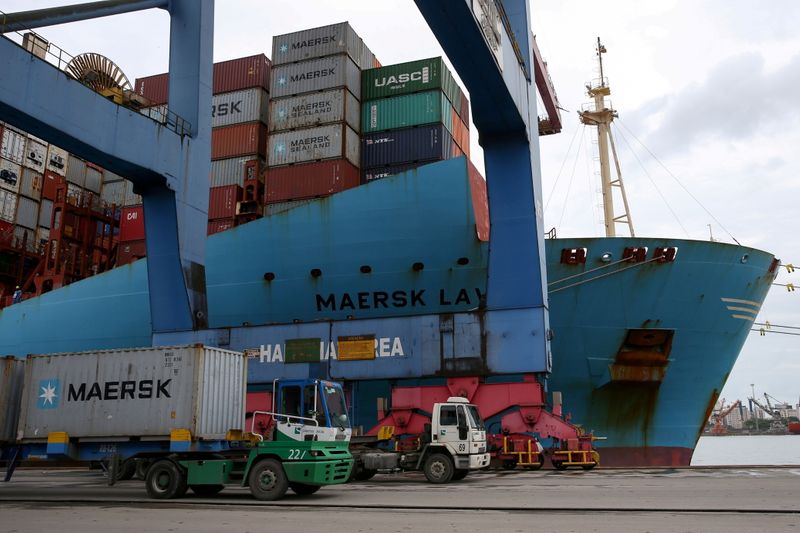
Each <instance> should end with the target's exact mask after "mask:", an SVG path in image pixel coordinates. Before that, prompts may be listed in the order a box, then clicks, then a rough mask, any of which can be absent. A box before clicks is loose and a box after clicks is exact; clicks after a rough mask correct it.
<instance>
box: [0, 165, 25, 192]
mask: <svg viewBox="0 0 800 533" xmlns="http://www.w3.org/2000/svg"><path fill="white" fill-rule="evenodd" d="M21 179H22V166H21V165H20V164H19V163H14V162H13V161H9V160H8V159H0V188H3V189H8V190H9V191H13V192H15V193H16V192H17V191H19V185H20V183H19V182H20V180H21Z"/></svg>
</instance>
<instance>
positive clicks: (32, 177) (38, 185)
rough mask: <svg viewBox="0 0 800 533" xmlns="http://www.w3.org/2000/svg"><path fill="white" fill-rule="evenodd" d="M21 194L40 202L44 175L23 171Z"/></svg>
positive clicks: (29, 169)
mask: <svg viewBox="0 0 800 533" xmlns="http://www.w3.org/2000/svg"><path fill="white" fill-rule="evenodd" d="M19 193H20V194H22V195H24V196H27V197H28V198H33V199H34V200H39V199H41V197H42V174H41V173H39V172H37V171H35V170H33V169H31V168H23V169H22V179H21V180H20V182H19Z"/></svg>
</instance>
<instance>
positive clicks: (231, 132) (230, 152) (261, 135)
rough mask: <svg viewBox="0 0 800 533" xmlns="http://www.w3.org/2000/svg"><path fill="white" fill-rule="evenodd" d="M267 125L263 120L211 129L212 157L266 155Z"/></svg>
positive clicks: (262, 156) (226, 157)
mask: <svg viewBox="0 0 800 533" xmlns="http://www.w3.org/2000/svg"><path fill="white" fill-rule="evenodd" d="M266 151H267V125H266V124H264V123H263V122H250V123H248V124H236V125H234V126H224V127H222V128H214V129H213V130H211V159H214V160H216V159H228V158H231V157H240V156H245V155H250V156H253V157H255V156H258V157H261V158H262V159H263V158H264V157H266Z"/></svg>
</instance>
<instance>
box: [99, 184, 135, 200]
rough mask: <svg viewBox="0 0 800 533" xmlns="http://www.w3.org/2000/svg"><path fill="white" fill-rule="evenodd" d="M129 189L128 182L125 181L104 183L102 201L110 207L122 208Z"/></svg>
mask: <svg viewBox="0 0 800 533" xmlns="http://www.w3.org/2000/svg"><path fill="white" fill-rule="evenodd" d="M127 188H128V182H127V181H125V180H119V181H104V182H103V189H102V190H101V191H100V199H101V200H103V201H104V202H105V203H107V204H108V205H112V204H113V205H116V206H121V205H123V204H124V203H125V194H126V190H127Z"/></svg>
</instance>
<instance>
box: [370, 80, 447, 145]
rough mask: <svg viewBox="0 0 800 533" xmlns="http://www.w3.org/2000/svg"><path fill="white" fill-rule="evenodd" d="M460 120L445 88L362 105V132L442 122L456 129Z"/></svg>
mask: <svg viewBox="0 0 800 533" xmlns="http://www.w3.org/2000/svg"><path fill="white" fill-rule="evenodd" d="M454 120H456V121H457V120H459V119H458V117H457V116H456V114H455V112H454V111H453V106H452V105H451V104H450V102H449V101H448V100H447V98H445V96H444V93H442V91H428V92H424V93H414V94H404V95H402V96H394V97H392V98H383V99H381V100H372V101H369V102H364V104H363V105H362V106H361V133H362V134H363V135H366V134H367V133H372V132H376V131H387V130H394V129H399V128H408V127H412V126H421V125H424V124H435V123H442V124H444V126H445V127H446V128H447V130H448V131H449V132H451V133H452V132H453V122H454Z"/></svg>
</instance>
